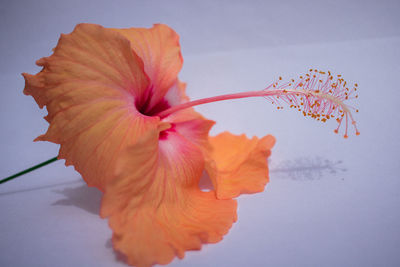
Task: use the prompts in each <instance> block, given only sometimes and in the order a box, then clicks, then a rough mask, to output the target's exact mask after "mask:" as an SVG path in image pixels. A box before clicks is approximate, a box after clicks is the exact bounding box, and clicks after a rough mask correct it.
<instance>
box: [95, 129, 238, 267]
mask: <svg viewBox="0 0 400 267" xmlns="http://www.w3.org/2000/svg"><path fill="white" fill-rule="evenodd" d="M158 136H159V132H158V131H151V132H149V133H148V134H146V135H144V136H143V138H142V139H141V140H140V141H139V142H137V143H136V144H135V145H133V146H132V147H131V148H129V149H127V150H126V152H125V153H124V154H123V155H122V156H121V158H120V160H119V161H118V162H119V163H118V164H117V172H116V175H117V178H116V179H113V180H112V181H111V182H110V184H108V186H107V189H106V191H105V194H104V197H103V201H102V207H101V215H102V216H103V217H109V224H110V227H111V228H112V229H113V245H114V248H115V249H116V250H118V251H120V252H122V253H123V254H124V255H125V256H126V258H127V260H128V263H129V264H131V265H135V266H151V265H153V264H167V263H169V262H170V261H172V259H173V258H174V257H175V256H178V257H179V258H183V257H184V253H185V251H186V250H198V249H200V248H201V244H202V243H214V242H218V241H220V240H221V239H222V237H223V235H225V234H226V233H227V232H228V230H229V228H230V227H231V225H232V223H233V222H234V221H235V220H236V201H235V200H218V199H216V197H215V192H213V191H211V192H202V191H200V190H199V188H198V181H199V179H200V176H201V174H202V171H203V167H204V160H203V155H202V152H201V151H200V150H199V149H198V148H197V146H196V145H194V144H193V143H191V142H190V141H189V140H188V139H186V138H185V137H183V136H181V135H180V134H179V133H178V132H176V131H173V130H171V131H170V133H169V134H168V136H167V138H166V139H165V140H160V141H159V140H158Z"/></svg>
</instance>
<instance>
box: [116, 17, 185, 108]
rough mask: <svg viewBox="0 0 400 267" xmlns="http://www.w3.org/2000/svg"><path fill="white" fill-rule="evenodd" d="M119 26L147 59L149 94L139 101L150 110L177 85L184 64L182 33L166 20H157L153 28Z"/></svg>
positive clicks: (134, 46) (120, 31)
mask: <svg viewBox="0 0 400 267" xmlns="http://www.w3.org/2000/svg"><path fill="white" fill-rule="evenodd" d="M115 30H116V31H118V32H119V33H121V34H122V35H124V36H125V37H126V38H127V39H129V40H130V42H131V46H132V49H133V50H134V51H135V53H136V54H137V55H138V56H139V57H140V58H141V59H142V60H143V63H144V70H145V72H146V74H147V75H148V76H149V78H150V81H151V84H150V91H148V93H149V95H148V96H147V98H144V99H142V101H143V102H142V103H139V105H140V106H142V109H143V112H144V113H146V114H147V113H149V112H151V110H152V109H154V106H156V105H158V104H159V102H160V101H161V100H162V98H163V97H164V96H165V94H166V93H167V91H168V90H169V89H170V88H171V87H172V86H173V85H174V83H175V82H176V77H177V75H178V73H179V71H180V69H181V68H182V64H183V59H182V55H181V51H180V46H179V35H178V34H177V33H176V32H175V31H174V30H172V29H171V28H169V27H168V26H166V25H163V24H156V25H154V26H153V28H151V29H146V28H128V29H115Z"/></svg>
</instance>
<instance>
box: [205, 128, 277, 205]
mask: <svg viewBox="0 0 400 267" xmlns="http://www.w3.org/2000/svg"><path fill="white" fill-rule="evenodd" d="M274 143H275V138H274V137H273V136H271V135H267V136H265V137H263V138H261V139H259V138H257V137H253V138H252V139H248V138H247V137H246V136H245V135H244V134H243V135H239V136H237V135H233V134H231V133H229V132H224V133H221V134H219V135H217V136H215V137H210V144H211V146H212V152H211V155H210V158H209V159H208V161H207V167H206V168H207V172H208V174H209V176H210V178H211V180H212V182H213V185H214V188H215V190H216V193H217V197H218V198H219V199H230V198H234V197H237V196H238V195H240V194H243V193H256V192H262V191H263V190H264V187H265V185H266V184H267V183H268V181H269V176H268V163H267V158H268V156H269V155H270V153H271V151H270V149H271V148H272V146H273V145H274Z"/></svg>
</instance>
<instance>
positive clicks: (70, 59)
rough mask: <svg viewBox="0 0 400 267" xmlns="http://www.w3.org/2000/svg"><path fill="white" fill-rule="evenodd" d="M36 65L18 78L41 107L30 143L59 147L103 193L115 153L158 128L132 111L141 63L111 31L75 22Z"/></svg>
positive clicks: (141, 81) (144, 83)
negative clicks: (41, 128) (41, 120)
mask: <svg viewBox="0 0 400 267" xmlns="http://www.w3.org/2000/svg"><path fill="white" fill-rule="evenodd" d="M37 64H38V65H40V66H43V70H42V71H41V72H40V73H38V74H36V75H34V76H33V75H29V74H24V77H25V79H26V86H25V89H24V93H25V94H28V95H32V96H33V97H34V98H35V100H36V101H37V103H38V104H39V106H40V107H43V106H46V107H47V110H48V115H47V116H46V120H47V121H48V122H49V123H50V126H49V129H48V131H47V132H46V134H44V135H42V136H39V137H38V138H37V139H36V140H43V141H51V142H54V143H57V144H60V145H61V148H60V153H59V158H64V159H66V164H67V165H70V164H72V165H74V167H75V168H76V170H78V171H79V172H80V173H81V174H82V177H83V178H84V179H85V180H86V182H87V183H88V184H89V185H90V186H96V187H98V188H99V189H100V190H103V189H104V185H105V183H106V181H107V179H109V178H110V177H112V174H113V169H114V164H115V158H116V155H118V154H119V153H120V152H121V151H123V150H124V149H125V148H126V147H127V146H129V145H131V144H133V143H135V142H136V140H137V139H138V137H139V136H140V135H142V134H143V133H144V132H146V131H148V130H149V129H154V128H157V127H158V126H157V125H158V123H159V119H158V118H156V117H154V118H152V117H147V116H143V115H141V114H140V113H139V112H138V111H137V110H136V107H135V99H137V98H140V97H141V95H143V94H144V92H145V90H146V89H147V87H148V85H149V81H148V78H147V76H146V75H145V73H144V71H143V63H142V61H141V59H140V58H139V57H138V56H137V55H135V54H134V53H133V52H132V49H131V46H130V42H129V41H128V40H127V39H126V38H125V37H123V36H122V35H121V34H119V33H117V32H115V31H114V30H110V29H105V28H103V27H101V26H99V25H92V24H79V25H78V26H76V28H75V29H74V31H73V32H72V33H71V34H68V35H62V36H61V38H60V40H59V42H58V44H57V47H56V48H55V50H54V54H53V55H52V56H50V57H47V58H42V59H41V60H39V61H38V62H37Z"/></svg>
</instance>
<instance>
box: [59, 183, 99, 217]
mask: <svg viewBox="0 0 400 267" xmlns="http://www.w3.org/2000/svg"><path fill="white" fill-rule="evenodd" d="M53 192H55V193H58V194H60V195H63V196H64V197H65V198H63V199H60V200H57V201H56V202H54V203H53V204H52V205H62V206H76V207H78V208H81V209H83V210H85V211H87V212H89V213H92V214H96V215H98V214H99V213H100V204H101V197H102V193H101V192H100V191H99V190H98V189H97V188H93V187H88V186H87V185H86V184H83V183H82V185H80V186H78V187H66V188H64V189H62V190H53Z"/></svg>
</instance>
